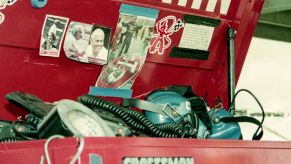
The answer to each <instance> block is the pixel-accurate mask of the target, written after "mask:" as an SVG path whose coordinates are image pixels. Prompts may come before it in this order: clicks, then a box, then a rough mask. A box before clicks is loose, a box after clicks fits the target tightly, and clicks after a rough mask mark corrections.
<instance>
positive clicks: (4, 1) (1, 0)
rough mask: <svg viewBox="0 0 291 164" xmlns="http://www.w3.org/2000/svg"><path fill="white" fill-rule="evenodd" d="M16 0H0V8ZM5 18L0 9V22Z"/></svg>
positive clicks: (2, 8)
mask: <svg viewBox="0 0 291 164" xmlns="http://www.w3.org/2000/svg"><path fill="white" fill-rule="evenodd" d="M16 1H17V0H0V10H4V9H5V8H6V6H7V5H8V6H11V5H13V4H14V3H15V2H16ZM4 20H5V15H4V14H3V13H2V12H1V11H0V24H2V23H3V22H4Z"/></svg>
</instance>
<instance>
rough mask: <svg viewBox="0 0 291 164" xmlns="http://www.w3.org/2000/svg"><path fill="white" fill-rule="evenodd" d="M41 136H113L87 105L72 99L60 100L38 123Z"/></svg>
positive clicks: (104, 123)
mask: <svg viewBox="0 0 291 164" xmlns="http://www.w3.org/2000/svg"><path fill="white" fill-rule="evenodd" d="M38 129H39V133H40V137H41V138H46V137H49V136H51V135H53V134H60V135H64V136H84V137H102V136H114V133H113V131H112V130H111V129H110V128H109V126H108V125H107V124H106V122H105V121H104V120H103V119H102V118H100V117H99V116H98V114H97V113H95V112H93V111H92V110H91V109H89V108H88V107H86V106H84V105H83V104H81V103H78V102H76V101H72V100H61V101H59V102H58V103H57V105H56V106H55V107H54V108H53V109H52V111H51V112H50V113H49V114H48V115H47V116H46V117H45V118H44V120H43V121H42V122H41V123H40V125H39V128H38Z"/></svg>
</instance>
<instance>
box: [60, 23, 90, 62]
mask: <svg viewBox="0 0 291 164" xmlns="http://www.w3.org/2000/svg"><path fill="white" fill-rule="evenodd" d="M83 33H84V29H83V26H81V25H75V26H74V27H73V28H72V30H71V31H70V32H68V33H67V36H66V38H65V42H64V51H65V53H66V56H67V57H69V58H71V59H74V60H79V59H78V57H79V56H83V55H84V53H85V51H84V50H82V49H81V48H80V46H79V45H78V41H79V40H80V39H82V34H83Z"/></svg>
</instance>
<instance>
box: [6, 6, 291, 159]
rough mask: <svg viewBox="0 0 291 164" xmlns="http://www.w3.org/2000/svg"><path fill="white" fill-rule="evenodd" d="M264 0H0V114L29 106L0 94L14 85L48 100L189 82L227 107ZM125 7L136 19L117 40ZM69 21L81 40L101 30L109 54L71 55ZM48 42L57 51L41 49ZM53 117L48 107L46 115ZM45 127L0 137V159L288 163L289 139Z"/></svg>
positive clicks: (18, 113) (211, 102) (11, 115)
mask: <svg viewBox="0 0 291 164" xmlns="http://www.w3.org/2000/svg"><path fill="white" fill-rule="evenodd" d="M263 3H264V1H263V0H85V1H69V0H60V1H52V0H51V1H38V0H31V1H22V0H8V1H5V0H4V1H0V34H1V38H0V73H1V75H2V78H1V80H0V87H1V89H0V119H1V120H7V121H12V122H15V120H21V119H23V118H24V117H25V115H26V114H27V113H28V111H27V110H24V109H23V108H21V107H19V106H18V105H15V104H13V103H11V102H10V101H8V100H7V95H8V94H10V93H15V92H21V93H28V94H31V95H35V96H37V97H38V98H41V99H42V100H43V101H45V102H51V103H53V102H58V101H60V100H63V99H66V100H77V99H78V98H79V97H80V96H81V95H84V94H91V95H93V96H100V95H98V94H101V92H106V93H109V92H110V93H111V95H106V96H108V97H111V96H116V95H118V94H121V96H127V97H130V98H137V99H144V98H145V97H146V96H148V95H149V93H151V92H152V91H154V90H158V89H161V88H166V87H168V86H173V85H175V86H190V88H191V89H192V91H193V92H194V93H195V95H199V96H200V97H201V98H203V100H205V102H207V105H208V106H209V107H214V106H216V105H217V102H216V100H218V99H219V100H220V102H221V103H222V102H223V103H222V104H223V107H224V108H226V109H228V108H229V106H230V104H231V102H232V98H233V96H234V95H233V91H234V86H235V84H236V83H237V81H238V79H239V75H240V72H241V70H242V67H243V64H244V60H245V57H246V55H247V51H248V48H249V45H250V42H251V39H252V37H253V33H254V31H255V27H256V24H257V21H258V18H259V16H260V12H261V9H262V6H263ZM131 14H134V15H135V16H137V20H136V21H137V24H139V25H140V24H142V25H144V26H139V25H136V26H135V27H134V28H135V29H136V30H135V31H134V30H133V29H132V28H131V27H129V25H127V27H128V29H127V35H126V36H125V39H124V40H123V42H124V43H123V44H122V43H121V45H119V44H118V43H119V42H117V40H116V37H121V36H122V30H123V29H122V28H121V27H122V25H121V24H122V23H123V24H125V22H126V23H128V22H129V20H128V19H132V20H134V18H133V17H134V16H130V15H131ZM56 20H58V21H56ZM121 21H123V22H122V23H121ZM60 22H61V25H60V27H59V28H58V30H57V31H56V32H55V34H58V36H57V37H52V36H51V35H53V33H54V32H52V31H53V29H48V28H47V26H48V25H49V26H51V25H52V24H53V23H60ZM119 23H121V24H120V26H119ZM76 24H80V25H83V29H82V30H83V33H84V34H86V35H83V36H82V38H81V39H82V41H83V42H82V43H80V44H81V45H83V44H85V45H86V46H87V45H88V46H91V45H92V46H93V42H94V41H93V40H92V38H93V33H94V31H97V30H96V29H103V31H105V37H103V38H105V40H104V41H103V42H104V43H103V44H104V48H106V49H108V51H107V52H108V58H107V59H108V61H106V60H105V61H104V60H103V59H100V60H94V59H92V58H89V57H88V60H87V58H86V60H85V59H84V60H83V59H82V58H80V56H82V55H83V54H85V53H87V50H86V52H85V50H84V51H78V52H76V53H74V54H73V55H72V52H71V51H70V50H66V48H65V47H66V44H67V43H68V42H69V39H68V37H69V36H68V35H69V34H68V33H69V32H72V33H73V34H75V33H76V31H74V28H73V26H74V25H76ZM119 30H120V31H119ZM44 31H46V32H47V33H48V34H47V35H46V36H45V35H44ZM106 31H107V32H106ZM91 32H92V33H91ZM118 32H119V34H118ZM90 33H91V36H90ZM117 34H118V35H117ZM50 37H51V39H53V40H57V38H58V39H59V40H58V41H59V42H58V45H57V46H56V45H54V44H53V43H52V44H51V45H49V44H48V42H49V39H50ZM148 37H150V38H148ZM44 39H46V40H45V41H44ZM120 40H122V39H120V38H119V41H120ZM139 41H140V42H139ZM127 43H128V44H134V46H132V45H131V47H130V45H126V44H127ZM54 46H55V47H57V48H56V49H57V50H56V51H55V50H53V51H46V50H48V49H49V48H48V47H50V48H51V49H52V48H55V47H54ZM127 46H129V47H127ZM136 49H138V50H137V51H136V52H135V53H137V52H139V53H141V55H139V56H138V57H136V58H134V59H132V58H129V57H127V58H125V57H124V56H126V55H127V54H130V53H131V52H134V51H135V50H136ZM91 51H94V49H93V50H91ZM115 58H118V59H119V60H114V59H115ZM126 62H127V63H126ZM106 63H107V64H106ZM124 63H126V64H124ZM120 65H122V68H125V67H126V70H124V72H122V71H116V69H117V68H116V69H115V68H110V67H111V66H116V67H117V66H118V68H120V67H121V66H120ZM109 71H112V72H113V71H116V72H114V73H112V72H110V73H109ZM115 73H116V74H117V75H116V74H115ZM120 81H122V82H120ZM106 93H105V94H106ZM101 96H104V94H103V95H101ZM106 96H105V97H106ZM112 101H115V98H113V100H112ZM117 101H118V100H117ZM105 115H106V114H105ZM53 117H54V114H50V115H49V117H48V118H53ZM72 117H73V116H72ZM74 117H75V116H74ZM52 121H53V119H47V120H46V121H44V122H43V123H42V124H41V126H40V128H41V129H44V130H46V129H47V127H48V126H49V125H51V126H55V125H52V123H51V122H52ZM76 126H77V125H76ZM54 130H55V129H54ZM48 131H50V130H48ZM0 132H1V131H0ZM50 134H51V133H50V132H47V131H45V132H42V133H41V136H43V138H41V139H39V140H29V141H27V140H21V141H15V142H11V143H1V144H0V159H1V161H2V162H3V163H50V162H52V163H69V162H70V161H72V160H73V159H74V161H78V162H80V163H108V164H109V163H126V164H127V163H128V164H130V163H270V164H271V163H275V162H276V163H289V160H290V157H289V155H288V154H289V153H290V152H291V144H290V143H288V142H287V143H286V142H270V141H245V140H239V139H237V140H234V139H230V140H224V139H202V138H203V137H202V138H201V137H200V139H197V138H171V139H170V138H162V137H146V136H143V137H128V136H126V137H112V135H109V137H105V136H101V137H85V138H79V137H73V136H72V137H65V138H63V137H62V136H57V137H56V138H54V139H53V140H50V141H49V142H51V143H50V144H48V140H49V139H47V138H48V136H49V135H50Z"/></svg>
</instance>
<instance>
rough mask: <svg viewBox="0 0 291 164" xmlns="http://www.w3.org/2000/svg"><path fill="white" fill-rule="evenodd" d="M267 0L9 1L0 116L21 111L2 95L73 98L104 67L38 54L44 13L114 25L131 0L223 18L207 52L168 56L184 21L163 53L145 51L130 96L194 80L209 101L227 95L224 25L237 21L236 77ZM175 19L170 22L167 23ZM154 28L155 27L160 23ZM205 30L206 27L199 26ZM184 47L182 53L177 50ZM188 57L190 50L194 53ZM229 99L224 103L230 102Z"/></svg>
mask: <svg viewBox="0 0 291 164" xmlns="http://www.w3.org/2000/svg"><path fill="white" fill-rule="evenodd" d="M263 2H264V1H263V0H250V1H247V0H86V1H74V2H72V1H68V0H64V1H49V2H48V4H47V5H46V6H45V7H44V8H42V9H35V8H33V7H32V6H31V4H30V1H20V0H18V1H17V0H14V1H11V2H10V4H9V5H8V4H7V5H4V6H3V5H2V6H1V10H0V12H1V16H2V18H5V19H4V21H3V22H2V23H1V24H0V34H1V39H0V68H1V69H0V70H1V75H2V78H1V81H0V86H1V89H0V97H2V98H0V107H1V110H0V118H1V119H13V120H14V119H15V117H17V116H18V115H19V114H21V113H22V111H21V110H19V109H13V107H12V106H10V105H9V104H8V102H7V101H6V100H5V99H4V96H5V95H6V94H8V93H10V92H13V91H24V92H27V93H31V94H33V95H37V96H38V97H40V98H42V99H43V100H45V101H50V102H51V101H57V100H60V99H63V98H70V99H75V98H76V97H78V96H80V95H82V94H84V93H88V90H89V87H90V86H93V85H94V84H95V82H96V80H97V78H98V75H99V74H100V71H101V69H102V67H101V66H97V65H92V64H83V63H78V62H74V61H72V60H69V59H67V58H66V57H65V55H64V52H63V51H62V52H61V56H60V57H59V58H50V57H41V56H39V55H38V51H39V50H38V49H39V44H40V37H41V35H40V34H41V30H42V25H43V22H44V19H45V15H46V14H50V15H57V16H62V17H68V18H70V21H78V22H84V23H88V24H98V25H102V26H106V27H110V28H112V31H113V32H114V31H115V27H116V24H117V21H118V17H119V9H120V5H121V4H123V3H125V4H131V5H136V6H142V7H149V8H154V9H158V10H159V14H158V18H157V20H156V22H158V21H161V20H165V18H167V17H168V18H169V17H171V18H173V17H174V18H175V19H177V20H178V19H181V20H185V19H186V18H185V15H187V16H189V15H190V17H191V16H196V17H195V18H194V19H196V18H198V19H201V18H202V22H203V20H207V21H208V20H211V21H212V20H214V21H218V23H217V24H216V26H215V27H214V28H213V30H214V31H213V34H212V35H210V40H209V47H207V48H206V49H205V52H207V58H206V59H205V58H204V59H187V58H177V57H170V54H171V51H172V50H173V49H174V48H175V47H177V46H179V44H180V42H181V38H182V35H183V31H184V30H185V29H183V28H182V29H181V30H180V31H177V32H175V33H173V34H171V36H169V38H170V40H171V43H170V44H169V46H168V47H167V48H165V49H164V50H163V51H164V52H163V53H162V54H159V53H158V51H155V52H154V53H149V52H148V54H147V58H146V62H145V64H144V66H143V68H142V71H141V73H140V74H139V76H138V77H137V79H136V81H135V82H134V85H133V87H132V89H133V97H137V96H140V95H143V94H145V93H148V92H150V91H152V90H155V89H158V88H162V87H166V86H168V85H173V84H175V85H189V86H192V88H193V90H194V91H195V92H196V94H198V95H199V96H201V97H203V98H204V99H206V100H207V101H208V103H209V104H210V105H211V106H212V105H213V103H214V100H215V99H216V98H217V97H220V98H222V100H223V101H224V102H228V45H227V44H228V42H227V40H228V39H227V31H228V29H229V28H231V27H232V28H234V29H235V31H236V36H235V47H234V48H235V63H236V65H235V79H236V81H237V80H238V77H239V74H240V72H241V69H242V66H243V62H244V60H245V57H246V54H247V51H248V48H249V45H250V41H251V38H252V36H253V32H254V30H255V26H256V23H257V20H258V18H259V15H260V11H261V8H262V6H263ZM170 24H171V23H169V25H170ZM154 33H156V34H157V29H155V31H154ZM200 35H202V34H200ZM180 54H183V53H180ZM189 56H190V57H191V54H189ZM227 105H228V104H227V103H225V106H227Z"/></svg>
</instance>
